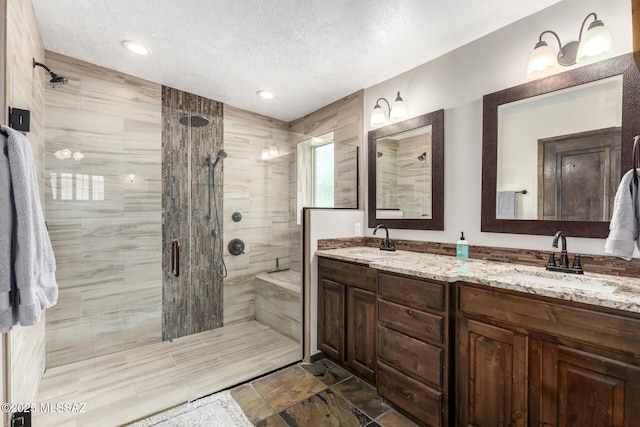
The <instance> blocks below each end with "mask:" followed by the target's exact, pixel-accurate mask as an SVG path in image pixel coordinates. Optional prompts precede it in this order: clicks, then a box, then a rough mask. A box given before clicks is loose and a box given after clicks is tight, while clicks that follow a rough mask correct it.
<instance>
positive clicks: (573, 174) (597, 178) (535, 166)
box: [496, 76, 622, 221]
mask: <svg viewBox="0 0 640 427" xmlns="http://www.w3.org/2000/svg"><path fill="white" fill-rule="evenodd" d="M621 125H622V76H615V77H610V78H606V79H602V80H598V81H595V82H591V83H586V84H582V85H578V86H573V87H570V88H567V89H563V90H559V91H555V92H551V93H547V94H544V95H539V96H535V97H531V98H527V99H523V100H519V101H515V102H511V103H508V104H503V105H500V106H499V108H498V165H497V166H498V167H497V186H496V190H497V192H498V194H497V196H499V197H498V200H500V199H501V198H502V197H504V195H505V194H507V195H513V194H515V198H514V200H513V202H512V205H513V208H511V209H513V212H512V215H511V216H510V217H511V218H515V219H544V220H568V221H608V220H609V218H610V212H611V207H612V203H613V198H614V197H615V188H616V186H617V182H619V181H620V139H621V136H620V135H621ZM522 190H527V194H522V193H514V192H517V191H522ZM512 197H513V196H512ZM499 205H500V203H498V204H497V206H499ZM504 214H505V212H501V211H500V210H498V209H497V210H496V217H498V218H508V216H504Z"/></svg>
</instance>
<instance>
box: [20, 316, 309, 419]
mask: <svg viewBox="0 0 640 427" xmlns="http://www.w3.org/2000/svg"><path fill="white" fill-rule="evenodd" d="M301 354H302V350H301V348H300V344H298V343H296V342H294V341H292V340H291V339H289V338H287V337H285V336H284V335H282V334H280V333H278V332H276V331H274V330H272V329H271V328H269V327H268V326H265V325H262V324H260V323H259V322H255V321H251V322H247V323H243V324H238V325H232V326H225V327H223V328H219V329H214V330H212V331H207V332H201V333H199V334H194V335H191V336H189V337H183V338H178V339H174V340H173V341H164V342H161V343H157V344H151V345H148V346H145V347H141V348H137V349H132V350H127V351H124V352H120V353H115V354H112V355H107V356H101V357H98V358H95V359H91V360H87V361H83V362H77V363H72V364H69V365H65V366H59V367H56V368H51V369H47V371H46V372H45V374H44V376H43V378H42V383H41V385H40V390H39V392H38V395H37V397H36V402H37V403H38V404H40V403H52V404H56V403H85V406H84V408H83V412H81V413H75V412H64V413H63V412H61V413H35V414H34V416H33V420H32V425H33V426H34V427H49V426H55V427H80V426H82V427H90V426H97V427H114V426H118V425H123V424H124V423H129V422H132V421H134V420H137V419H140V418H144V417H146V416H149V415H151V414H153V413H156V412H160V411H163V410H166V409H167V408H170V407H172V406H175V405H179V404H182V403H184V402H186V401H188V400H192V399H196V398H199V397H202V396H204V395H208V394H211V393H214V392H216V391H219V390H223V389H226V388H229V387H232V386H234V385H235V384H239V383H242V382H243V381H247V380H250V379H251V378H255V377H257V376H260V375H264V374H265V373H267V372H271V371H273V370H275V369H278V368H281V367H282V366H287V365H289V364H291V363H294V362H296V361H299V360H300V359H301Z"/></svg>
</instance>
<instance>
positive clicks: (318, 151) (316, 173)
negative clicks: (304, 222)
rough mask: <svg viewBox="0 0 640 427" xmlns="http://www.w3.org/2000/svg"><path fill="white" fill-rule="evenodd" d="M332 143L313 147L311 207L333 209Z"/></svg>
mask: <svg viewBox="0 0 640 427" xmlns="http://www.w3.org/2000/svg"><path fill="white" fill-rule="evenodd" d="M333 186H334V185H333V142H331V143H328V144H323V145H317V146H315V147H313V206H315V207H319V208H332V207H333V204H334V203H333V201H334V197H333Z"/></svg>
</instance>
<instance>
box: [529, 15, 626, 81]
mask: <svg viewBox="0 0 640 427" xmlns="http://www.w3.org/2000/svg"><path fill="white" fill-rule="evenodd" d="M591 17H593V22H592V23H591V24H589V27H588V28H587V32H586V33H585V34H584V37H583V36H582V32H583V31H584V26H585V24H586V23H587V21H588V20H589V18H591ZM547 33H549V34H553V35H554V36H555V38H556V40H558V47H559V48H560V51H559V52H558V54H557V55H556V53H555V52H554V50H553V49H551V47H549V45H548V44H547V42H545V41H544V40H542V36H543V35H545V34H547ZM612 51H613V38H612V37H611V32H610V31H609V30H608V29H607V28H605V26H604V24H603V23H602V21H601V20H599V19H598V15H596V14H595V13H593V12H592V13H590V14H588V15H587V17H586V18H584V20H583V21H582V25H581V26H580V33H579V34H578V41H572V42H569V43H567V44H566V45H564V46H563V45H562V42H561V41H560V37H559V36H558V34H556V33H555V32H554V31H551V30H545V31H543V32H542V33H541V34H540V38H539V39H538V43H536V46H535V47H534V48H533V52H531V55H530V56H529V63H528V65H527V78H528V79H537V78H539V77H545V76H547V75H549V74H550V73H551V72H552V71H554V70H555V69H556V68H558V65H562V66H563V67H569V66H571V65H574V64H576V63H584V62H595V61H598V60H600V59H603V58H605V57H606V56H608V55H609V54H610V53H611V52H612Z"/></svg>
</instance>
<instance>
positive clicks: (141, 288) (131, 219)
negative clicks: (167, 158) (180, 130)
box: [45, 52, 162, 367]
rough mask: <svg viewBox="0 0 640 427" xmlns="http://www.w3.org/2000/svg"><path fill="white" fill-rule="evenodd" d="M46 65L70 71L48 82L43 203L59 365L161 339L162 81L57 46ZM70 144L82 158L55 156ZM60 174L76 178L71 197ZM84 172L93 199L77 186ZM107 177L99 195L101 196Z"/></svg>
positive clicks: (54, 362)
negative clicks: (54, 84)
mask: <svg viewBox="0 0 640 427" xmlns="http://www.w3.org/2000/svg"><path fill="white" fill-rule="evenodd" d="M46 63H47V65H48V66H49V67H51V68H52V69H53V70H55V72H56V73H58V74H60V75H63V76H65V77H67V78H68V79H69V84H68V85H66V86H63V87H60V88H56V89H53V88H48V89H47V90H46V111H47V114H46V146H47V150H46V191H45V197H46V201H45V206H46V219H47V221H48V224H49V233H50V236H51V242H52V245H53V249H54V252H55V254H56V260H57V264H58V270H57V272H56V276H57V279H58V286H59V298H58V304H57V305H56V306H54V307H52V308H51V309H50V310H49V312H48V313H47V328H46V337H47V367H54V366H59V365H65V364H68V363H71V362H76V361H79V360H85V359H90V358H93V357H97V356H101V355H105V354H110V353H115V352H118V351H123V350H127V349H130V348H135V347H139V346H142V345H145V344H150V343H154V342H158V341H161V339H162V335H161V327H162V322H161V316H162V311H161V304H162V277H161V272H162V267H161V248H162V242H161V233H162V227H161V226H162V206H161V180H160V179H161V132H162V130H161V112H162V108H161V87H160V85H158V84H155V83H150V82H148V81H145V80H141V79H138V78H136V77H132V76H129V75H126V74H122V73H119V72H116V71H113V70H109V69H105V68H102V67H99V66H96V65H93V64H89V63H86V62H83V61H79V60H76V59H73V58H69V57H66V56H63V55H59V54H55V53H51V52H47V58H46ZM63 149H68V150H70V151H71V152H73V153H76V152H80V153H82V154H83V155H84V158H83V159H81V160H74V159H73V158H70V159H65V160H61V159H58V158H56V156H55V153H56V152H57V151H58V150H63ZM52 174H55V177H56V182H55V183H54V182H53V180H52V177H53V175H52ZM62 174H69V176H70V177H72V181H71V182H72V185H73V187H72V188H73V192H72V194H71V195H70V196H71V198H70V199H64V197H63V195H62V185H61V180H62V178H61V177H62ZM129 175H134V179H133V181H130V180H129ZM79 176H86V177H87V180H88V188H87V195H86V196H87V197H85V196H81V195H78V193H77V189H78V177H79ZM100 177H102V179H103V180H104V184H103V186H104V193H103V194H102V197H100V196H98V195H97V194H94V193H95V190H96V189H97V185H96V182H95V181H94V179H96V178H97V179H100Z"/></svg>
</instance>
